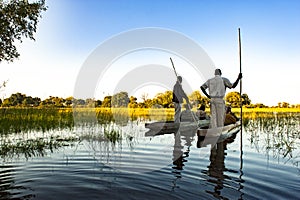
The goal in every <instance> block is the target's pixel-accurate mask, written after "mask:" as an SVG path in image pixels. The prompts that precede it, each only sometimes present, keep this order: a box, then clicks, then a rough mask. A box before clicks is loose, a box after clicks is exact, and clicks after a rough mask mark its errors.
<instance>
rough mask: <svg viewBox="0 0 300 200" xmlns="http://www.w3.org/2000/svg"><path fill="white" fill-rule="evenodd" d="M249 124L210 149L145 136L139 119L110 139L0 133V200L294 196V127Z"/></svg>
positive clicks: (71, 133)
mask: <svg viewBox="0 0 300 200" xmlns="http://www.w3.org/2000/svg"><path fill="white" fill-rule="evenodd" d="M250 124H251V126H250V125H249V124H247V126H246V125H245V126H244V128H243V136H242V137H243V139H242V146H241V143H240V141H241V140H240V137H241V135H240V132H239V133H238V134H237V135H236V138H233V139H231V140H226V141H225V142H222V143H218V144H217V145H216V146H214V147H213V148H211V146H210V145H208V146H207V147H201V148H199V143H198V145H197V142H199V141H198V137H197V136H196V134H195V132H181V133H178V134H176V135H175V134H164V135H159V136H151V137H145V132H146V131H147V129H145V128H144V124H143V123H142V122H140V123H136V124H132V123H130V124H128V125H127V126H125V127H121V128H120V131H121V134H122V139H121V140H116V141H108V140H105V139H103V138H102V137H97V136H98V135H99V134H98V133H99V132H100V131H101V127H96V128H95V127H93V128H90V127H85V128H82V127H78V128H75V129H73V130H70V129H59V130H54V131H48V132H46V133H45V132H35V131H33V132H30V133H26V134H23V135H20V133H19V134H11V135H7V136H2V138H1V143H0V144H1V145H2V149H1V152H2V153H1V165H0V168H1V169H0V199H43V200H44V199H173V200H174V199H299V194H300V166H299V162H300V158H299V157H300V151H299V147H300V138H299V126H296V129H295V128H294V129H293V130H291V129H288V132H286V131H285V132H280V131H278V130H277V128H276V127H275V128H276V130H271V131H270V130H268V132H266V130H263V129H261V127H262V126H261V125H260V126H259V127H258V126H257V124H253V123H250ZM280 130H282V129H280ZM272 131H273V132H272ZM49 135H51V136H52V139H50V141H49V139H48V141H47V142H44V143H43V142H36V140H35V139H36V138H39V140H38V141H41V140H42V139H41V138H49ZM83 135H84V137H83ZM20 138H23V141H24V140H25V139H27V140H28V142H27V143H26V144H22V142H20V143H19V144H18V145H19V147H18V148H10V149H14V150H13V151H6V152H5V151H4V150H3V149H4V148H3V146H4V144H7V141H20ZM24 138H25V139H24ZM62 138H63V139H62ZM43 141H44V140H43ZM15 143H16V142H15ZM22 145H23V146H22ZM12 146H13V145H12ZM15 146H16V145H15ZM10 147H11V146H10ZM21 149H22V150H21ZM241 150H242V152H241ZM3 152H4V153H3Z"/></svg>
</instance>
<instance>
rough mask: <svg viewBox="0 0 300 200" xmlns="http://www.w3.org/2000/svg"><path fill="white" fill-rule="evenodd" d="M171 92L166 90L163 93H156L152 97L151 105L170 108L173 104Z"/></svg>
mask: <svg viewBox="0 0 300 200" xmlns="http://www.w3.org/2000/svg"><path fill="white" fill-rule="evenodd" d="M172 99H173V92H172V91H166V92H165V93H158V94H157V95H156V96H155V98H154V99H153V102H152V105H155V104H157V105H161V106H162V107H164V108H171V107H172V106H173V102H172Z"/></svg>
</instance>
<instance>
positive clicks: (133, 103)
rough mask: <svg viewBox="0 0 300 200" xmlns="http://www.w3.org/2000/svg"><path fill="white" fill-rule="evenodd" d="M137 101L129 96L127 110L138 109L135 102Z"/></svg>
mask: <svg viewBox="0 0 300 200" xmlns="http://www.w3.org/2000/svg"><path fill="white" fill-rule="evenodd" d="M136 101H137V98H136V97H134V96H131V97H130V98H129V104H128V107H129V108H137V107H138V103H137V102H136Z"/></svg>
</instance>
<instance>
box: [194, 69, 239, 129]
mask: <svg viewBox="0 0 300 200" xmlns="http://www.w3.org/2000/svg"><path fill="white" fill-rule="evenodd" d="M221 75H222V72H221V70H220V69H216V70H215V77H213V78H211V79H209V80H207V81H206V82H205V83H204V84H203V85H202V86H201V87H200V88H201V90H202V92H203V93H204V94H205V95H206V96H207V97H208V98H209V99H210V115H211V119H210V120H211V123H210V124H211V128H216V127H221V126H224V116H225V101H224V99H223V98H224V96H225V92H226V87H227V88H229V89H231V88H235V87H236V86H237V84H238V83H239V80H240V79H241V78H242V73H240V74H239V76H238V78H237V79H236V81H235V82H234V83H233V84H232V83H231V82H230V81H229V80H228V79H227V78H224V77H221ZM207 88H208V90H209V94H207V92H206V89H207Z"/></svg>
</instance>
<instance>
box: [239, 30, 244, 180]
mask: <svg viewBox="0 0 300 200" xmlns="http://www.w3.org/2000/svg"><path fill="white" fill-rule="evenodd" d="M238 30H239V60H240V73H242V49H241V46H242V43H241V30H240V28H239V29H238ZM242 103H243V100H242V79H240V107H241V137H240V145H241V146H240V152H241V155H240V160H241V163H240V171H241V176H242V174H243V173H242V172H243V171H242V169H243V104H242ZM240 178H241V177H240Z"/></svg>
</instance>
